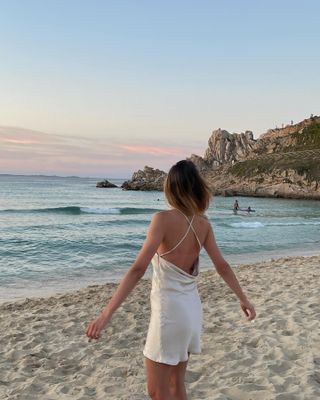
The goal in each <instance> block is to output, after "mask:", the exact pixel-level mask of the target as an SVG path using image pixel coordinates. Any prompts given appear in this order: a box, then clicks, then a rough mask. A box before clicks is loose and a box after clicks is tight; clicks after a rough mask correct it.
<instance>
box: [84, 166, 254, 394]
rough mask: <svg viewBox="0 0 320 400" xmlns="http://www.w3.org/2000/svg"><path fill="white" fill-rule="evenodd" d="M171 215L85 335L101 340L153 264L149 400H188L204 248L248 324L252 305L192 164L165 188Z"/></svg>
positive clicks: (172, 174)
mask: <svg viewBox="0 0 320 400" xmlns="http://www.w3.org/2000/svg"><path fill="white" fill-rule="evenodd" d="M164 191H165V195H166V199H167V201H168V203H169V204H170V206H171V210H168V211H161V212H158V213H156V214H155V215H154V216H153V218H152V221H151V224H150V227H149V230H148V234H147V238H146V240H145V242H144V244H143V246H142V249H141V250H140V252H139V254H138V256H137V258H136V260H135V262H134V263H133V265H132V266H131V268H130V269H129V270H128V271H127V273H126V274H125V276H124V278H123V279H122V281H121V282H120V284H119V286H118V288H117V290H116V292H115V293H114V295H113V296H112V298H111V300H110V301H109V303H108V304H107V306H106V307H105V308H104V310H103V311H102V313H101V315H100V316H99V317H98V318H96V319H95V320H94V321H92V322H91V323H90V324H89V326H88V328H87V330H86V335H87V336H88V337H89V338H91V339H98V338H99V337H100V334H101V331H102V329H104V328H105V327H106V325H107V324H108V322H109V321H110V319H111V317H112V314H113V313H114V312H115V311H116V309H117V308H118V307H119V306H120V305H121V303H122V302H123V301H124V300H125V299H126V297H127V296H128V295H129V293H130V292H131V291H132V290H133V288H134V287H135V286H136V284H137V282H138V281H139V280H140V279H141V278H142V277H143V275H144V273H145V271H146V269H147V268H148V265H149V263H150V261H152V264H153V278H152V290H151V296H150V299H151V319H150V324H149V330H148V335H147V340H146V344H145V348H144V350H143V354H144V356H145V363H146V369H147V386H148V393H149V396H150V398H151V399H156V400H186V399H187V393H186V389H185V383H184V380H185V372H186V368H187V363H188V359H189V354H190V353H196V354H198V353H200V351H201V349H200V335H201V329H202V306H201V301H200V297H199V293H198V290H197V285H196V277H197V275H198V274H199V253H200V250H201V248H202V247H204V248H205V250H206V251H207V253H208V255H209V256H210V258H211V260H212V262H213V264H214V266H215V268H216V270H217V271H218V273H219V274H220V275H221V276H222V278H223V279H224V280H225V282H226V283H227V284H228V285H229V287H230V288H231V289H232V290H233V292H234V293H235V294H236V295H237V296H238V298H239V300H240V306H241V308H242V310H243V311H244V313H245V315H246V317H247V319H248V320H253V319H254V318H255V310H254V307H253V305H252V304H251V303H250V302H249V301H248V299H247V298H246V296H245V294H244V293H243V291H242V289H241V287H240V285H239V282H238V280H237V278H236V276H235V274H234V272H233V270H232V269H231V267H230V266H229V264H228V263H227V262H226V261H225V260H224V258H223V257H222V255H221V253H220V250H219V248H218V246H217V244H216V241H215V237H214V234H213V230H212V227H211V225H210V223H209V221H208V219H207V218H206V216H205V215H204V212H205V211H206V210H207V208H208V206H209V202H210V197H211V191H210V189H209V187H208V186H207V185H206V183H205V182H204V180H203V179H202V178H201V176H200V175H199V173H198V171H197V169H196V167H195V165H194V164H193V163H192V162H191V161H179V162H178V163H177V164H175V165H174V166H173V167H172V168H171V169H170V171H169V173H168V176H167V179H166V181H165V185H164Z"/></svg>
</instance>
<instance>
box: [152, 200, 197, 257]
mask: <svg viewBox="0 0 320 400" xmlns="http://www.w3.org/2000/svg"><path fill="white" fill-rule="evenodd" d="M176 210H178V211H180V210H179V209H178V208H176ZM180 213H181V214H182V215H183V216H184V217H185V218H186V220H187V221H188V223H189V226H188V229H187V231H186V233H185V234H184V235H183V237H182V238H181V239H180V240H179V242H178V243H177V244H176V245H175V246H174V247H173V248H172V249H170V250H168V251H166V252H165V253H162V254H159V255H160V257H162V256H164V255H165V254H169V253H171V252H172V251H173V250H175V249H176V248H177V247H178V246H180V244H181V243H182V242H183V241H184V239H185V238H186V237H187V235H188V233H189V231H190V229H191V230H192V232H193V233H194V235H195V237H196V239H197V242H198V244H199V249H200V250H201V248H202V246H201V242H200V240H199V238H198V235H197V234H196V231H195V230H194V227H193V226H192V223H193V220H194V217H195V216H194V215H193V216H192V218H191V220H190V221H189V218H188V217H187V216H186V215H185V214H184V213H183V212H182V211H180Z"/></svg>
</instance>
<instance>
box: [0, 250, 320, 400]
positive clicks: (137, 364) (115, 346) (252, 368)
mask: <svg viewBox="0 0 320 400" xmlns="http://www.w3.org/2000/svg"><path fill="white" fill-rule="evenodd" d="M236 273H237V276H238V278H239V280H240V282H241V284H242V285H243V286H244V288H246V291H247V293H248V294H249V298H250V299H251V300H252V301H253V302H254V304H255V305H256V308H257V314H258V316H257V318H256V321H255V322H254V323H249V322H246V320H245V319H244V316H243V315H242V312H241V311H240V308H239V305H238V302H237V300H236V298H235V296H234V295H233V294H232V293H231V292H230V290H229V289H228V287H227V286H226V285H225V284H224V282H223V281H222V279H221V278H220V277H219V276H218V275H217V274H216V272H215V271H204V272H201V273H200V276H199V279H198V287H199V291H200V294H201V298H202V302H203V309H204V325H203V336H202V354H201V355H191V358H190V361H189V368H188V372H187V392H188V396H189V399H193V400H198V399H210V400H211V399H212V400H229V399H230V400H273V399H275V400H298V399H304V400H311V399H319V398H320V336H319V320H320V290H319V282H320V279H319V278H320V256H312V257H294V258H289V257H286V258H282V259H278V260H271V261H266V262H261V263H256V264H254V265H242V266H240V267H238V268H237V269H236ZM115 287H116V285H115V284H111V283H108V284H105V285H101V286H98V285H94V286H89V287H88V288H85V289H81V290H78V291H74V292H71V293H67V294H62V295H56V296H52V297H48V298H36V299H26V300H24V301H16V302H13V303H3V304H1V305H0V322H1V323H0V399H1V400H2V399H10V400H18V399H19V400H36V399H41V400H54V399H73V400H78V399H79V400H80V399H81V400H85V399H97V400H100V399H101V400H102V399H117V400H120V399H130V400H140V399H141V400H142V399H147V398H148V396H147V392H146V384H145V370H144V358H143V354H142V349H143V346H144V342H145V338H146V333H147V329H148V322H149V316H150V306H149V292H150V280H147V279H143V280H142V281H141V282H140V283H139V285H138V286H137V287H136V289H135V290H134V292H133V293H132V294H131V295H130V296H129V298H128V299H127V301H126V302H125V303H124V304H123V305H122V306H121V307H120V309H119V310H118V311H117V312H116V314H114V316H113V319H112V321H111V323H110V325H109V326H108V327H107V329H106V330H105V332H104V334H103V336H102V338H101V339H100V340H99V341H98V342H90V343H89V342H88V340H87V338H86V337H85V335H84V331H85V328H86V327H87V324H88V322H89V321H90V320H91V319H92V318H93V317H95V316H96V315H97V314H98V312H99V311H100V310H101V309H102V307H103V306H104V305H105V303H106V301H107V299H108V298H110V296H111V295H112V293H113V291H114V290H115Z"/></svg>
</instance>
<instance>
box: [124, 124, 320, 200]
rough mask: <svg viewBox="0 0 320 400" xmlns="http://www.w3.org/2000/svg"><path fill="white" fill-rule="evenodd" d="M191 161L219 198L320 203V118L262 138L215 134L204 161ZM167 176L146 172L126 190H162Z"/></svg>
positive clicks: (219, 131) (196, 158)
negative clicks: (252, 197) (270, 199)
mask: <svg viewBox="0 0 320 400" xmlns="http://www.w3.org/2000/svg"><path fill="white" fill-rule="evenodd" d="M189 159H190V160H192V161H193V162H194V163H195V164H196V165H197V167H198V169H199V171H200V172H201V174H202V175H203V176H204V177H205V178H206V179H207V181H208V183H209V185H210V186H211V187H212V190H213V192H214V193H215V194H218V195H237V196H241V195H243V196H263V197H285V198H305V199H320V117H312V118H309V119H305V120H304V121H301V122H299V123H298V124H295V125H293V124H292V125H288V126H286V127H284V128H280V129H270V130H268V131H267V132H266V133H265V134H263V135H261V136H260V138H259V139H254V137H253V133H252V132H251V131H246V132H244V133H240V134H238V133H233V134H231V133H229V132H227V131H225V130H222V129H217V130H215V131H213V132H212V135H211V136H210V138H209V140H208V148H207V150H206V151H205V154H204V156H203V157H200V156H198V155H195V154H193V155H191V157H190V158H189ZM146 168H147V170H146ZM148 168H149V169H148ZM154 171H158V172H157V173H156V175H154ZM158 176H159V177H160V176H161V179H160V180H158ZM164 177H165V172H163V171H159V170H153V169H152V168H150V167H145V170H144V171H138V172H137V173H135V174H134V175H133V178H132V181H129V183H126V187H125V189H134V190H161V186H162V183H163V180H164ZM145 188H147V189H145ZM153 188H154V189H153Z"/></svg>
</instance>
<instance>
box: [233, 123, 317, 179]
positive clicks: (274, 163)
mask: <svg viewBox="0 0 320 400" xmlns="http://www.w3.org/2000/svg"><path fill="white" fill-rule="evenodd" d="M291 136H292V138H293V139H294V142H295V144H294V145H293V146H290V147H285V148H282V149H281V146H279V150H278V149H277V152H275V153H273V154H265V155H259V156H258V157H256V158H254V159H249V160H246V161H241V162H237V163H236V164H234V165H233V166H231V167H230V168H229V172H230V173H231V174H233V175H235V176H238V177H243V178H254V177H255V178H256V179H257V180H260V181H261V182H262V181H263V178H262V177H261V175H262V174H272V172H273V171H275V170H278V171H279V170H280V171H285V170H288V169H292V170H295V171H296V172H297V173H298V174H299V175H303V174H305V175H306V177H307V179H308V180H309V181H314V180H320V123H318V122H315V123H313V124H311V125H309V126H307V127H305V128H304V129H303V130H302V132H296V133H292V134H291ZM279 144H280V143H279ZM276 147H278V146H276ZM260 154H261V153H260Z"/></svg>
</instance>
